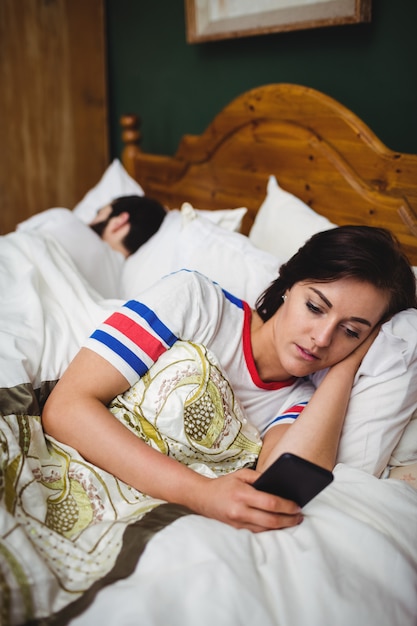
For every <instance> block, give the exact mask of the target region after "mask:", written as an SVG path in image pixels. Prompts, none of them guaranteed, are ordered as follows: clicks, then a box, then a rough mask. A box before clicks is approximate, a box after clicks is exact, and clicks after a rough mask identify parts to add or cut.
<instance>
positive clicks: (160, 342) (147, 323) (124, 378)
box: [43, 226, 416, 531]
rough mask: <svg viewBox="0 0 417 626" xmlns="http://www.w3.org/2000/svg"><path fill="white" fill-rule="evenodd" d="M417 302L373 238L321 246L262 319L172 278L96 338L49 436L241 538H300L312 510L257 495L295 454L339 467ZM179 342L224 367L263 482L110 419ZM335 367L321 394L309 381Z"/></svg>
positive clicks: (392, 247) (370, 233) (322, 236)
mask: <svg viewBox="0 0 417 626" xmlns="http://www.w3.org/2000/svg"><path fill="white" fill-rule="evenodd" d="M415 293H416V292H415V279H414V275H413V273H412V270H411V268H410V265H409V263H408V262H407V260H406V259H405V257H404V256H403V254H402V253H401V252H400V250H399V248H398V245H397V243H396V241H395V240H394V239H393V237H392V236H391V234H390V233H389V232H387V231H384V230H380V229H374V228H370V227H355V226H346V227H340V228H335V229H331V230H327V231H325V232H322V233H319V234H317V235H315V236H313V237H312V238H311V239H310V240H309V241H308V242H307V243H306V244H305V245H304V246H303V247H302V248H301V249H300V250H299V251H298V253H297V254H296V255H294V256H293V257H292V258H291V259H290V260H289V261H288V262H287V263H286V264H284V265H283V266H282V267H281V268H280V275H279V277H278V278H277V279H276V280H275V281H274V282H273V283H272V285H271V286H270V287H269V288H268V289H267V290H266V291H265V293H264V294H262V295H261V296H260V298H259V299H258V302H257V303H256V310H255V311H251V310H250V307H249V306H248V305H247V304H246V303H245V302H242V301H241V300H239V299H237V298H236V297H234V296H233V295H231V294H230V293H228V292H224V291H223V290H222V289H221V287H220V286H219V285H218V284H215V283H213V282H212V281H210V280H209V279H208V278H206V277H204V276H202V275H201V274H198V273H195V272H188V271H180V272H177V273H175V274H171V275H169V276H168V277H166V278H164V279H162V280H161V281H159V282H158V283H157V284H155V285H154V286H153V287H151V288H150V289H148V290H147V291H145V292H143V293H142V294H141V296H140V299H138V300H132V301H130V302H128V303H126V305H125V306H124V307H122V308H121V309H120V310H119V311H117V312H116V313H115V314H113V315H112V316H111V317H110V318H109V319H108V320H107V321H106V322H105V323H103V324H102V325H101V326H100V328H99V329H98V330H96V331H95V332H94V333H93V334H92V335H91V337H90V338H89V339H88V341H87V343H86V345H85V347H83V348H82V349H81V350H80V352H79V353H78V355H77V356H76V357H75V359H74V360H73V362H72V363H71V364H70V366H69V368H68V369H67V371H66V372H65V373H64V375H63V377H62V378H61V380H60V381H59V382H58V384H57V385H56V387H55V389H54V391H53V392H52V393H51V395H50V397H49V399H48V401H47V403H46V405H45V410H44V413H43V425H44V428H45V430H46V432H47V433H49V434H51V435H53V436H54V437H55V438H56V439H58V440H60V441H62V442H65V443H67V444H69V445H71V446H73V447H75V448H76V449H77V450H78V451H79V452H80V453H81V454H82V455H83V456H84V457H85V458H86V459H88V460H89V461H91V462H93V463H94V464H96V465H98V466H99V467H102V468H104V469H105V470H107V471H108V472H110V473H112V474H114V475H116V476H117V477H118V478H120V479H121V480H123V481H125V482H126V483H128V484H130V485H131V486H133V487H135V488H136V489H138V490H139V491H142V492H144V493H147V494H149V495H150V496H153V497H155V498H159V499H162V500H166V501H169V502H175V503H179V504H183V505H185V506H187V507H188V508H190V509H191V510H193V511H195V512H197V513H199V514H202V515H205V516H208V517H212V518H215V519H218V520H221V521H224V522H226V523H228V524H231V525H232V526H235V527H238V528H247V529H250V530H253V531H262V530H268V529H276V528H284V527H288V526H293V525H295V524H298V523H300V521H301V520H302V514H301V511H300V509H299V507H297V506H296V505H295V503H293V502H290V501H287V500H284V499H282V498H279V497H277V496H273V495H271V494H267V493H263V492H260V491H258V490H256V489H254V488H253V487H252V486H251V484H252V483H253V482H254V481H255V479H256V478H257V476H258V475H259V472H260V471H263V470H264V469H265V468H266V467H267V466H268V465H270V463H271V462H272V461H273V460H274V459H275V458H277V457H278V456H279V455H280V454H281V453H282V452H284V451H288V452H293V453H295V454H298V455H299V456H301V457H304V458H307V459H309V460H310V461H313V462H315V463H317V464H319V465H321V466H324V467H327V468H329V469H331V468H333V466H334V464H335V459H336V453H337V447H338V442H339V438H340V434H341V429H342V425H343V420H344V416H345V412H346V409H347V404H348V401H349V396H350V392H351V388H352V385H353V380H354V377H355V373H356V371H357V369H358V367H359V365H360V362H361V360H362V358H363V356H364V354H365V353H366V351H367V350H368V348H369V346H370V345H371V343H372V341H373V339H374V337H375V336H376V334H377V333H378V329H379V326H380V324H381V323H382V322H384V321H385V320H387V319H388V318H390V317H391V316H392V315H394V314H395V313H397V312H399V311H401V310H403V309H407V308H410V307H415V306H416V295H415ZM179 339H180V340H183V341H192V342H194V343H196V344H201V345H204V346H206V347H207V348H208V349H209V350H211V351H212V353H213V354H214V355H216V356H217V358H218V359H219V361H220V364H221V366H222V368H223V370H224V372H225V373H226V376H227V378H228V380H229V382H230V384H231V387H232V389H233V391H234V393H235V395H236V397H237V399H238V401H239V403H240V405H241V406H242V408H243V411H244V413H245V415H246V417H247V418H248V420H249V421H250V422H251V423H252V424H253V425H254V426H256V427H257V428H258V430H259V431H260V433H261V436H262V438H263V447H262V450H261V453H260V456H259V460H258V464H257V468H256V469H257V471H254V470H251V469H247V468H245V469H241V470H238V471H236V472H234V473H230V474H227V475H223V476H221V477H219V478H217V479H215V480H213V479H210V478H207V477H205V476H203V475H200V474H198V473H196V472H195V471H193V470H191V469H190V468H188V467H186V466H185V465H183V464H181V463H179V462H178V461H176V460H175V459H173V458H171V457H169V456H165V455H163V454H161V453H160V452H158V451H156V450H155V449H153V448H152V447H150V446H148V445H147V444H146V443H144V442H143V441H142V440H141V439H139V438H138V437H136V436H135V435H134V434H133V433H132V432H130V431H129V430H128V429H127V428H125V426H124V425H123V424H122V423H120V422H119V421H118V420H116V419H115V418H114V416H113V415H112V414H111V413H110V411H109V410H108V408H107V405H108V404H109V402H110V401H111V400H112V399H113V398H115V397H116V396H117V395H118V394H122V393H123V392H125V391H126V389H128V388H129V387H130V386H132V385H134V384H135V383H136V382H137V381H138V380H139V379H140V378H141V377H142V376H144V375H145V374H146V372H147V371H148V370H149V368H150V367H151V366H152V364H153V363H154V362H155V361H157V360H158V358H159V357H160V356H161V355H162V354H164V353H165V352H166V351H167V350H169V349H170V347H172V346H174V345H175V343H176V341H177V340H179ZM327 368H329V370H328V373H327V374H326V376H325V378H324V380H323V382H322V383H321V385H320V386H319V387H318V389H317V391H315V392H314V391H313V387H312V386H311V385H310V383H309V382H308V381H307V380H306V379H305V377H308V376H309V375H310V374H312V373H314V372H316V371H318V370H322V369H327ZM304 407H305V408H304Z"/></svg>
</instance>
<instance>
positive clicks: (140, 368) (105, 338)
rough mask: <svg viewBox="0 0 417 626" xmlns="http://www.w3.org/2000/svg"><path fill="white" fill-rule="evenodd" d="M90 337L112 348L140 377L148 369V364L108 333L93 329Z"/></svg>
mask: <svg viewBox="0 0 417 626" xmlns="http://www.w3.org/2000/svg"><path fill="white" fill-rule="evenodd" d="M91 338H92V339H96V341H99V342H100V343H102V344H104V345H105V346H107V347H108V348H110V350H113V352H114V353H115V354H117V355H118V356H120V357H121V358H122V359H123V360H124V361H125V362H126V363H127V364H128V365H129V366H130V367H131V368H132V369H133V370H134V371H135V372H136V373H137V374H138V376H139V377H142V376H143V375H144V374H146V372H147V371H148V369H149V368H148V366H147V365H146V363H144V362H143V361H142V360H141V359H139V358H138V357H137V356H136V354H134V352H132V350H129V348H127V347H126V346H125V345H123V344H122V342H121V341H119V340H118V339H115V338H114V337H112V336H111V335H109V334H108V333H106V332H104V331H102V330H95V331H94V332H93V334H92V335H91Z"/></svg>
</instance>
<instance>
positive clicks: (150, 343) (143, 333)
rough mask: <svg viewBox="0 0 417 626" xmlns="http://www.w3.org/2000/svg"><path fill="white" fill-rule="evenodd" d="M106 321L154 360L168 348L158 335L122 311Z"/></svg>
mask: <svg viewBox="0 0 417 626" xmlns="http://www.w3.org/2000/svg"><path fill="white" fill-rule="evenodd" d="M105 323H106V324H108V325H109V326H112V328H115V329H116V330H118V331H119V332H121V333H122V334H123V335H125V337H127V338H128V339H130V341H132V342H133V343H134V344H135V345H137V346H138V347H139V348H140V349H141V350H143V352H145V353H146V354H147V355H148V356H149V358H151V359H152V360H153V361H156V360H157V359H158V357H160V356H161V354H163V353H164V352H166V350H167V348H166V347H165V346H164V344H163V343H161V342H160V341H159V340H158V339H156V337H154V336H153V335H151V333H149V332H148V331H147V330H145V329H144V328H142V326H140V325H139V324H137V323H136V322H134V321H133V320H131V319H130V318H129V317H127V316H126V315H122V313H113V315H111V316H110V317H109V318H108V319H107V320H106V322H105Z"/></svg>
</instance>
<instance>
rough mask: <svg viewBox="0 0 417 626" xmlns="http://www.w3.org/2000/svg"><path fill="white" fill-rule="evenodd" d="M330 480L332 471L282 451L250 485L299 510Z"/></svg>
mask: <svg viewBox="0 0 417 626" xmlns="http://www.w3.org/2000/svg"><path fill="white" fill-rule="evenodd" d="M332 480H333V474H332V472H330V471H329V470H327V469H325V468H324V467H320V466H319V465H316V464H315V463H311V462H310V461H306V459H302V458H301V457H299V456H297V455H296V454H291V453H290V452H285V453H284V454H282V455H281V456H280V457H279V458H278V459H277V460H276V461H274V463H272V465H270V466H269V467H268V468H267V469H266V470H265V472H264V473H263V474H261V475H260V476H259V478H258V479H257V480H256V481H255V482H254V483H253V486H254V487H255V488H256V489H259V490H260V491H267V492H268V493H273V494H275V495H276V496H281V497H282V498H286V499H287V500H292V501H293V502H296V503H297V504H298V506H301V507H303V506H304V505H305V504H307V502H310V500H312V499H313V498H314V496H316V495H317V494H318V493H320V491H322V489H324V488H325V487H327V485H329V484H330V483H331V482H332Z"/></svg>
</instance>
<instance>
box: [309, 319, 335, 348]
mask: <svg viewBox="0 0 417 626" xmlns="http://www.w3.org/2000/svg"><path fill="white" fill-rule="evenodd" d="M333 334H334V326H333V324H332V323H331V322H330V321H323V322H322V323H320V324H317V326H315V328H314V329H313V332H312V339H313V341H314V343H315V344H316V346H318V347H319V348H327V347H328V346H329V345H330V344H331V342H332V339H333Z"/></svg>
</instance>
